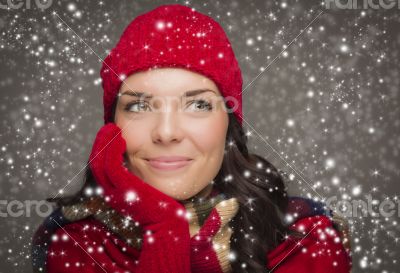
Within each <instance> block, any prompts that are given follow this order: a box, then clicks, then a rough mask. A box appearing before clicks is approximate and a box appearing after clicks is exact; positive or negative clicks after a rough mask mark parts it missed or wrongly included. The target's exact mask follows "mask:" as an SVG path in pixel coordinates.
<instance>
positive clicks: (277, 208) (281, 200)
mask: <svg viewBox="0 0 400 273" xmlns="http://www.w3.org/2000/svg"><path fill="white" fill-rule="evenodd" d="M116 104H117V99H116V100H115V101H114V103H113V109H112V118H113V120H114V116H115V108H116ZM228 115H229V125H228V132H227V137H226V147H225V156H224V159H223V162H222V166H221V169H220V170H219V172H218V174H217V176H216V177H215V179H214V187H216V188H217V189H218V190H219V191H220V192H223V193H224V194H225V195H226V196H227V197H229V198H230V197H236V198H237V199H238V202H239V210H238V213H237V214H236V216H235V217H234V218H233V219H232V220H231V222H230V223H229V225H230V227H231V228H232V230H233V234H232V237H231V245H230V248H231V251H232V252H233V253H234V256H235V257H236V258H235V259H233V260H231V266H232V269H233V272H235V273H236V272H253V273H254V272H265V271H266V265H267V257H266V256H267V255H266V253H267V252H268V251H270V250H272V249H274V248H275V247H276V246H277V245H278V244H279V243H281V242H282V241H283V240H284V238H285V236H286V235H288V234H292V232H290V231H289V230H288V229H287V225H285V223H284V220H283V218H284V217H283V215H284V214H285V212H286V209H287V207H288V196H287V193H286V188H285V183H284V178H283V175H282V172H281V171H278V169H277V168H275V167H274V166H273V165H272V164H271V163H270V162H268V161H267V160H266V159H264V158H263V157H261V156H259V155H256V154H249V152H248V149H247V136H246V135H245V133H244V131H243V128H242V126H241V125H240V124H239V122H238V120H237V119H236V117H235V116H234V114H233V113H228ZM96 185H97V184H96V181H95V179H94V176H93V174H92V172H91V170H90V167H88V166H87V167H86V170H85V176H84V185H83V186H82V188H81V189H80V190H79V191H78V192H77V193H76V194H74V195H72V196H67V197H61V198H57V199H48V200H49V201H53V202H57V203H58V205H71V204H74V203H77V202H80V201H82V200H83V199H84V198H85V192H84V191H85V189H86V188H87V187H92V188H93V187H96Z"/></svg>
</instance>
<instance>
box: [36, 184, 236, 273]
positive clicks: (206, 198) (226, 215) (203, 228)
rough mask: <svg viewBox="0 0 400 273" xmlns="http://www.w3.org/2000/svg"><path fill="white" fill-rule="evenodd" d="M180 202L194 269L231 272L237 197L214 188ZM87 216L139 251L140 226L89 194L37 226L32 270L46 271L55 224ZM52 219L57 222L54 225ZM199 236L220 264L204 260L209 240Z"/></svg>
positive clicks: (207, 254) (98, 197)
mask: <svg viewBox="0 0 400 273" xmlns="http://www.w3.org/2000/svg"><path fill="white" fill-rule="evenodd" d="M180 202H181V203H182V204H183V205H184V207H185V208H186V210H187V212H188V216H189V218H188V219H189V232H190V237H191V249H192V255H191V265H192V269H193V272H221V270H222V271H223V273H228V272H231V267H230V263H229V250H230V247H229V246H230V243H229V240H230V237H231V235H232V230H231V228H230V227H229V225H228V222H229V221H230V220H231V219H232V218H233V217H234V216H235V215H236V213H237V211H238V209H239V204H238V201H237V199H236V198H229V199H228V198H226V196H225V195H224V194H223V193H220V192H218V191H217V190H216V189H215V188H214V189H212V191H211V192H210V193H207V194H204V193H203V192H200V193H199V194H197V195H196V196H194V197H193V198H190V199H188V200H185V201H180ZM87 217H94V218H95V219H96V220H98V221H100V222H101V223H103V224H104V225H105V226H106V227H107V228H108V229H109V230H110V231H112V232H114V234H116V235H117V236H118V237H119V238H120V239H122V240H124V241H125V242H126V243H127V244H128V245H130V246H132V247H135V248H136V249H138V250H140V248H141V246H142V230H141V228H140V226H137V225H135V224H134V222H133V221H132V219H131V218H129V217H125V216H123V215H121V214H119V213H118V212H116V211H115V210H114V209H112V208H111V207H109V206H108V205H107V204H106V202H105V201H104V199H103V198H102V197H100V196H95V197H90V198H87V199H86V200H84V201H82V202H80V203H77V204H74V205H70V206H62V207H59V208H58V209H56V210H55V211H54V212H53V213H52V214H51V215H50V216H49V217H48V218H47V219H46V221H45V222H44V223H43V224H42V226H41V227H39V229H38V231H37V232H36V234H35V238H34V244H33V251H32V256H33V267H34V272H45V271H44V269H45V268H46V266H45V261H46V255H47V251H46V250H47V247H48V245H49V243H50V242H51V235H52V234H54V232H55V231H56V230H57V229H58V228H59V226H58V224H60V226H64V225H66V224H69V223H72V222H74V221H79V220H82V219H85V218H87ZM52 218H53V219H55V220H56V221H57V223H58V224H55V222H54V221H52V220H51V219H52ZM200 236H202V237H207V238H208V237H210V238H211V245H212V249H213V251H212V254H213V255H216V256H215V257H216V258H217V260H218V264H219V266H217V265H218V264H217V265H213V264H212V263H210V262H208V261H207V259H208V257H207V256H209V254H210V252H209V250H210V248H208V249H205V251H203V253H202V250H204V243H206V244H207V245H210V242H208V241H207V242H204V241H203V242H201V241H199V240H198V238H199V237H200ZM202 244H203V245H202ZM40 268H41V269H40Z"/></svg>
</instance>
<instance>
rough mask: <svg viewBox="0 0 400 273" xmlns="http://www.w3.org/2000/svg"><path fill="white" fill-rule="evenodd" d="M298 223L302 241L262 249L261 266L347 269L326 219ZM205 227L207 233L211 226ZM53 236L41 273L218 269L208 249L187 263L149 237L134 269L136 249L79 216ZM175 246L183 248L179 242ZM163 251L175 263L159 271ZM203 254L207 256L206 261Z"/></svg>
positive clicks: (279, 270) (309, 271)
mask: <svg viewBox="0 0 400 273" xmlns="http://www.w3.org/2000/svg"><path fill="white" fill-rule="evenodd" d="M210 216H211V215H210ZM213 216H214V217H209V219H210V221H209V222H208V223H207V224H208V225H216V226H217V225H218V222H219V221H220V219H219V218H218V217H215V214H213ZM299 227H303V228H302V229H301V230H302V231H304V232H305V234H308V235H307V236H306V237H305V238H304V239H303V240H301V239H293V238H289V239H287V240H286V241H285V242H283V243H282V244H280V245H279V246H278V247H277V248H275V249H274V250H273V251H271V252H270V253H266V255H267V257H268V265H266V269H269V270H272V269H273V271H272V272H275V273H293V272H296V273H320V272H324V273H348V272H350V269H351V263H350V258H349V256H348V255H347V254H346V251H345V249H344V248H343V246H342V244H341V243H340V242H336V241H335V238H336V237H338V234H337V232H336V231H334V229H333V226H332V222H331V220H330V219H329V218H328V217H326V216H312V217H308V218H304V219H301V220H299V221H297V222H296V223H294V224H293V225H292V228H293V229H298V228H299ZM207 230H208V232H211V230H212V229H211V228H209V229H207ZM329 230H330V231H329ZM186 232H188V231H185V232H184V233H182V234H178V233H176V234H174V237H176V238H180V237H186V236H187V234H186ZM205 235H206V234H205ZM56 236H57V238H58V241H57V242H53V243H52V244H51V245H50V248H49V252H48V256H47V272H49V273H55V272H57V273H67V272H75V271H78V270H79V272H81V273H89V272H90V273H104V272H121V273H122V272H131V273H139V272H140V273H142V272H147V273H159V272H165V273H194V272H199V273H200V272H203V273H211V272H212V273H223V271H222V270H221V268H220V265H219V263H218V259H217V257H216V255H215V253H214V252H213V251H212V249H211V248H206V249H204V252H201V253H200V254H199V253H198V252H197V254H196V255H199V257H204V260H203V261H204V262H203V263H202V264H201V260H202V259H197V263H191V259H192V258H193V257H191V256H190V255H187V256H185V257H182V256H179V254H178V253H180V249H179V244H176V245H172V244H165V242H163V241H162V240H160V241H157V240H155V241H154V244H158V245H159V248H158V251H153V252H152V253H151V258H150V257H149V260H151V261H152V263H154V266H153V267H149V268H148V269H146V270H144V271H139V270H138V265H137V264H136V263H137V261H138V260H139V257H140V253H139V252H138V251H137V250H136V249H135V248H133V247H130V246H129V245H127V244H126V243H125V242H124V241H123V240H121V239H119V238H118V237H116V236H115V235H113V233H112V232H110V231H109V230H107V228H105V227H104V226H103V225H102V224H100V223H99V222H97V221H96V220H94V219H85V220H82V221H79V222H76V223H72V224H69V225H67V226H66V227H65V228H64V229H59V230H58V231H57V233H56ZM71 237H72V238H73V239H72V238H71ZM298 242H300V243H298ZM193 243H194V239H193V238H192V240H191V248H193V247H194V244H193ZM297 243H298V244H297ZM78 244H79V245H80V246H82V247H83V249H82V248H81V247H80V246H78ZM181 247H184V246H183V245H181ZM166 253H172V255H171V256H170V260H168V262H169V263H170V265H175V267H171V266H168V267H165V268H168V270H163V268H164V267H163V266H165V264H163V263H161V261H165V254H166ZM88 254H90V256H89V255H88ZM205 257H208V259H207V260H206V258H205ZM182 260H185V261H186V262H187V263H191V268H190V269H188V268H187V269H185V270H184V271H182V267H180V266H178V265H177V263H176V261H182ZM199 268H201V270H199ZM160 270H161V271H160Z"/></svg>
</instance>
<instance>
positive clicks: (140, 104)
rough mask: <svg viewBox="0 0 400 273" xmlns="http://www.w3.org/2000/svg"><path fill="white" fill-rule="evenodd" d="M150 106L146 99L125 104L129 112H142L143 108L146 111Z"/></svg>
mask: <svg viewBox="0 0 400 273" xmlns="http://www.w3.org/2000/svg"><path fill="white" fill-rule="evenodd" d="M147 108H149V107H148V105H147V103H146V102H145V101H135V102H130V103H128V104H127V105H126V106H125V111H128V112H140V111H141V110H143V111H145V110H146V109H147Z"/></svg>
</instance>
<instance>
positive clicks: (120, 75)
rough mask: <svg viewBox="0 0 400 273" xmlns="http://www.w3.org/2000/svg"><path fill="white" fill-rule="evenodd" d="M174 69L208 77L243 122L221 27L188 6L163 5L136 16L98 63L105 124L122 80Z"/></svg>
mask: <svg viewBox="0 0 400 273" xmlns="http://www.w3.org/2000/svg"><path fill="white" fill-rule="evenodd" d="M156 67H158V68H161V67H179V68H185V69H189V70H192V71H194V72H197V73H200V74H202V75H204V76H206V77H208V78H209V79H211V80H213V81H214V83H215V84H216V85H217V87H218V88H219V91H220V92H221V94H222V96H223V97H224V98H225V100H226V102H227V105H228V106H229V107H231V108H232V110H233V112H234V114H235V116H236V118H237V119H238V121H239V123H240V124H242V95H241V93H242V84H243V80H242V74H241V71H240V67H239V64H238V62H237V60H236V58H235V54H234V52H233V50H232V47H231V44H230V42H229V40H228V38H227V36H226V34H225V32H224V30H223V29H222V27H221V26H220V25H219V24H218V23H217V22H216V21H215V20H213V19H212V18H211V17H209V16H207V15H204V14H201V13H199V12H197V11H195V10H194V9H192V8H189V7H186V6H183V5H179V4H171V5H162V6H159V7H157V8H155V9H153V10H151V11H149V12H147V13H145V14H142V15H140V16H138V17H136V18H135V19H134V20H133V21H132V22H131V23H130V24H129V25H128V26H127V28H126V29H125V30H124V32H123V34H122V35H121V37H120V40H119V41H118V43H117V45H116V46H115V48H113V49H112V50H111V52H110V54H109V55H108V56H107V57H106V58H105V60H104V61H103V65H102V67H101V71H100V75H101V78H102V86H103V89H104V96H103V104H104V122H105V123H108V122H111V121H112V120H111V115H112V112H111V111H112V109H111V106H112V104H113V102H114V99H115V97H116V95H117V94H118V92H119V89H120V86H121V84H122V81H123V80H124V79H125V78H126V77H128V76H129V75H130V74H132V73H134V72H138V71H141V70H147V69H149V68H156Z"/></svg>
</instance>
